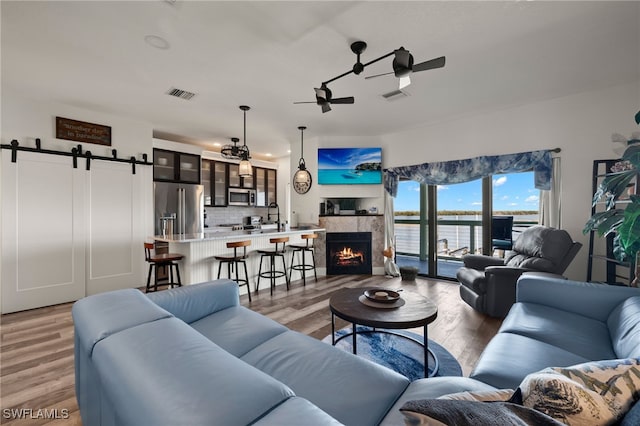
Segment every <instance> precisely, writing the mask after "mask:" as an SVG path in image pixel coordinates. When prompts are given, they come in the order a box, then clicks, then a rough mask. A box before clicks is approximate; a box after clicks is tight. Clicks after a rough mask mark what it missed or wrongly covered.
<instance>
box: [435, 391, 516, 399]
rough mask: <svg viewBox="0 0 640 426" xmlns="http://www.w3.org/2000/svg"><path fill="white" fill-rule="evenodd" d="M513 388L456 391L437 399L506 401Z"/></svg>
mask: <svg viewBox="0 0 640 426" xmlns="http://www.w3.org/2000/svg"><path fill="white" fill-rule="evenodd" d="M513 392H514V390H513V389H498V390H494V391H478V392H456V393H450V394H448V395H443V396H441V397H439V398H438V399H455V400H463V401H508V400H509V398H511V396H512V395H513Z"/></svg>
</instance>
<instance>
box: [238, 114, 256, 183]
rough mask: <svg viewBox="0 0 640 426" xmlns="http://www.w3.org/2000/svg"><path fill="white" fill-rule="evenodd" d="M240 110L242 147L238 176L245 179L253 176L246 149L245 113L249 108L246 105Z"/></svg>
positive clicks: (247, 149)
mask: <svg viewBox="0 0 640 426" xmlns="http://www.w3.org/2000/svg"><path fill="white" fill-rule="evenodd" d="M240 109H241V110H242V112H243V113H244V145H243V146H242V150H241V153H240V166H239V174H240V176H241V177H245V178H247V177H252V176H253V168H252V167H251V163H250V162H249V158H251V156H250V155H249V148H248V147H247V111H249V110H250V109H251V108H250V107H248V106H246V105H240Z"/></svg>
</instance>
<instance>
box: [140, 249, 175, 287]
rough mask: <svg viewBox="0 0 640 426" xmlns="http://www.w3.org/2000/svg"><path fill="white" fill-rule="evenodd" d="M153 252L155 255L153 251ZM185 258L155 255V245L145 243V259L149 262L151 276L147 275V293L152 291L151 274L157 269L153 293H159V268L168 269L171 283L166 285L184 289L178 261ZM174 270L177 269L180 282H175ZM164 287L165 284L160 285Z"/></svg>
mask: <svg viewBox="0 0 640 426" xmlns="http://www.w3.org/2000/svg"><path fill="white" fill-rule="evenodd" d="M152 250H153V252H154V253H153V254H152V253H151V251H152ZM183 257H184V256H183V255H181V254H178V253H162V254H157V253H155V249H154V244H153V243H144V259H145V260H146V261H147V262H149V275H147V288H146V290H145V292H146V293H148V292H149V290H151V272H152V271H153V268H154V267H155V269H156V273H155V274H154V283H153V291H158V269H159V268H168V270H167V269H165V270H166V271H167V275H168V277H167V278H168V280H169V282H168V283H166V284H168V285H170V286H171V288H173V286H174V285H177V286H178V287H182V282H181V281H180V267H179V266H178V263H177V262H178V260H182V258H183ZM173 268H175V269H176V275H177V276H178V282H174V281H173ZM160 285H164V284H160Z"/></svg>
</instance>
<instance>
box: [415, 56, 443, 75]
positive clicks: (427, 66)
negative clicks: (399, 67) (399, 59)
mask: <svg viewBox="0 0 640 426" xmlns="http://www.w3.org/2000/svg"><path fill="white" fill-rule="evenodd" d="M444 62H445V58H444V56H440V57H439V58H435V59H431V60H429V61H424V62H420V63H419V64H415V65H414V66H413V72H417V71H426V70H432V69H434V68H442V67H444Z"/></svg>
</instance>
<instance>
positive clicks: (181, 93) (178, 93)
mask: <svg viewBox="0 0 640 426" xmlns="http://www.w3.org/2000/svg"><path fill="white" fill-rule="evenodd" d="M165 93H166V94H167V95H169V96H175V97H176V98H180V99H184V100H186V101H188V100H190V99H191V98H193V97H194V96H195V95H196V94H195V93H192V92H188V91H186V90H181V89H176V88H175V87H172V88H171V89H169V90H167V91H166V92H165Z"/></svg>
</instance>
